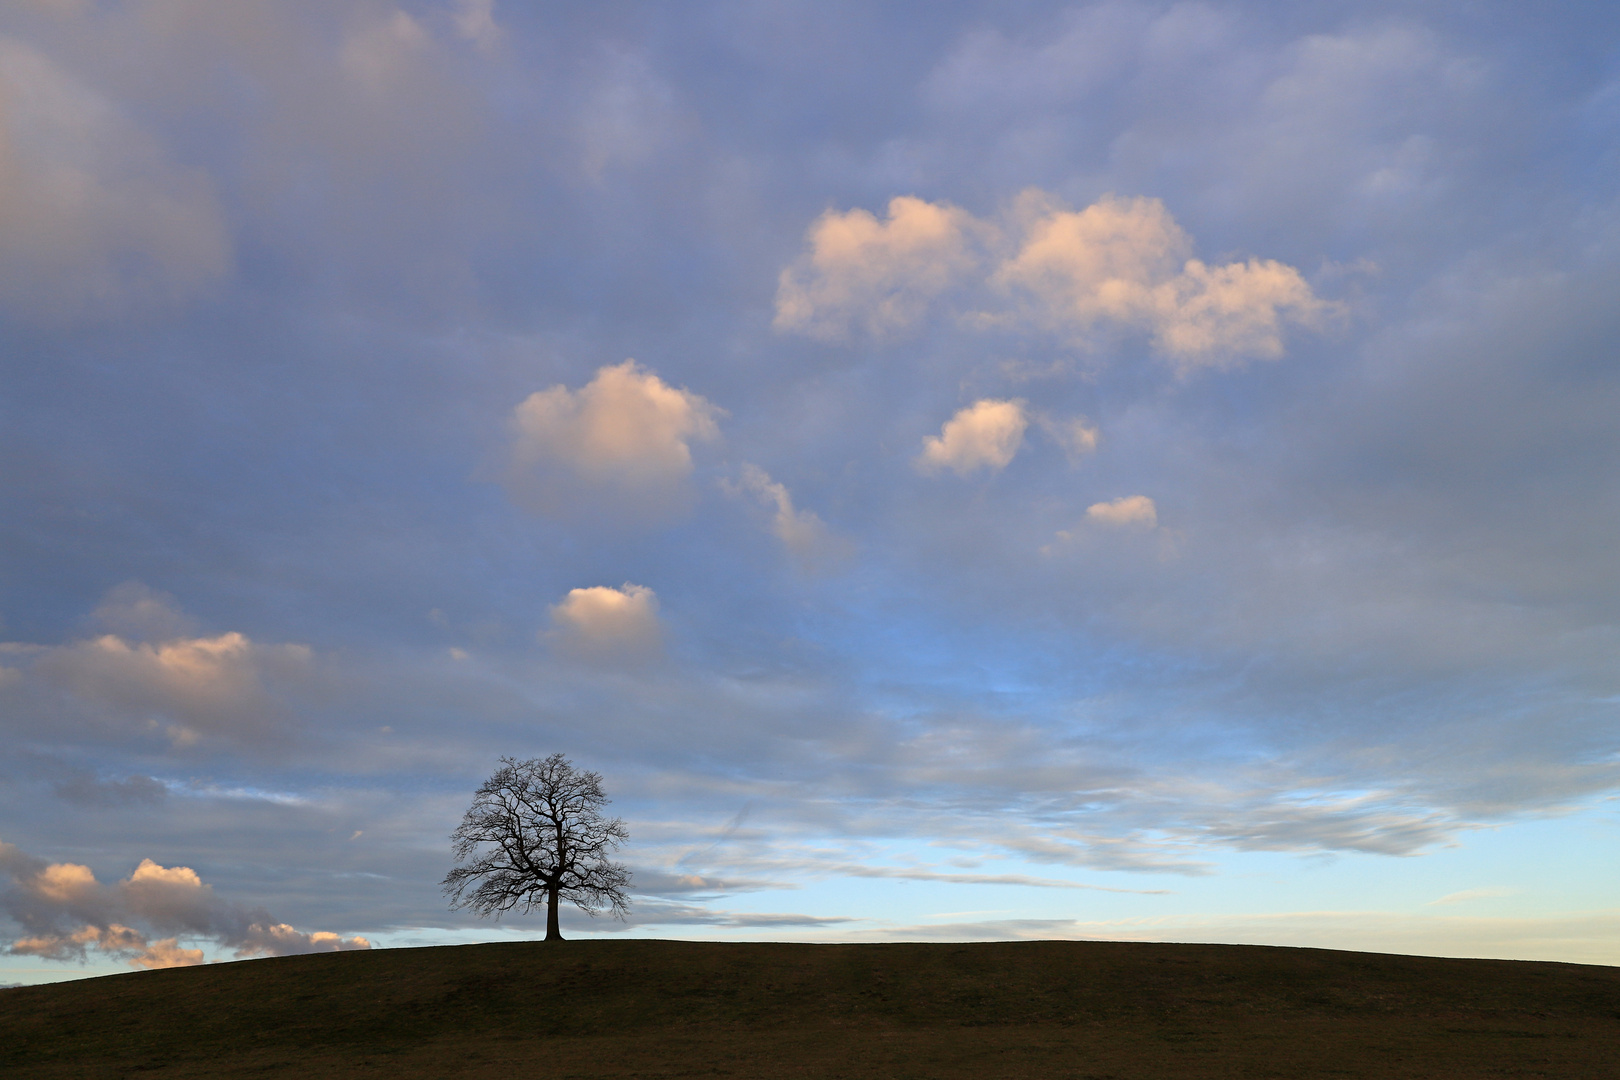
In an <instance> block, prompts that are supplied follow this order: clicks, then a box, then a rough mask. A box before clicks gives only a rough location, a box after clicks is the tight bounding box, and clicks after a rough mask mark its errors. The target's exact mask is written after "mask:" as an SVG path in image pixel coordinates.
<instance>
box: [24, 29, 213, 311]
mask: <svg viewBox="0 0 1620 1080" xmlns="http://www.w3.org/2000/svg"><path fill="white" fill-rule="evenodd" d="M230 248H231V244H230V238H229V236H228V233H227V230H226V226H225V223H224V220H223V216H222V212H221V209H220V206H219V204H218V201H217V200H216V199H215V196H214V190H213V185H212V183H211V182H210V181H209V179H208V177H207V176H205V175H204V174H202V173H201V172H198V171H195V170H190V169H185V168H182V167H180V166H178V165H176V164H175V163H174V162H172V161H170V160H169V159H168V158H167V156H166V155H165V154H164V152H163V150H162V149H161V148H160V147H159V146H158V144H157V142H156V141H155V140H153V139H152V138H151V137H150V136H149V135H148V134H146V133H145V132H144V131H142V130H141V129H140V128H139V127H137V126H136V124H135V123H134V122H133V121H132V120H131V119H130V118H129V117H127V116H125V115H124V114H123V113H121V112H120V111H119V109H118V108H117V107H116V106H115V105H114V104H113V103H112V102H111V101H108V100H107V99H105V98H103V97H102V96H100V95H99V94H97V93H96V92H95V91H94V90H92V89H91V88H90V87H88V86H86V85H85V84H84V83H82V82H80V81H79V80H78V79H76V78H75V77H74V76H73V75H71V74H70V73H69V72H67V71H65V70H64V69H63V68H61V67H59V66H58V65H57V64H56V63H55V62H54V61H52V60H51V59H50V58H49V57H47V56H45V55H44V54H43V53H41V52H39V51H37V50H35V49H34V48H32V47H30V46H29V45H27V44H24V43H23V42H20V41H17V40H15V39H12V38H0V304H3V305H4V306H5V307H6V308H8V309H10V310H11V312H12V313H13V314H16V315H21V316H24V317H28V318H47V319H61V318H68V317H73V316H76V315H80V314H83V313H91V314H95V313H103V314H106V313H114V312H122V311H126V310H129V309H141V308H147V307H153V306H169V305H171V304H173V303H175V302H178V301H179V300H182V299H184V298H185V297H188V296H190V295H192V294H194V293H195V292H197V291H198V290H199V289H201V288H203V287H204V286H205V285H207V284H208V283H209V282H211V281H212V280H214V279H216V278H219V277H221V276H222V275H224V274H225V273H226V272H227V271H228V270H229V268H230V263H231V252H230Z"/></svg>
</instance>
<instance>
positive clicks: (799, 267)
mask: <svg viewBox="0 0 1620 1080" xmlns="http://www.w3.org/2000/svg"><path fill="white" fill-rule="evenodd" d="M982 228H983V226H982V225H980V224H979V223H978V222H976V221H974V219H973V217H972V216H971V215H970V214H968V213H967V212H966V211H963V210H959V209H958V208H956V207H954V206H951V205H949V204H946V203H931V202H926V201H924V200H922V199H919V198H916V197H915V196H910V195H902V196H900V197H898V198H895V199H891V200H889V218H888V220H887V221H882V222H880V221H878V220H877V218H875V217H874V216H872V214H870V213H868V212H867V211H865V210H861V209H858V208H857V209H854V210H850V211H848V212H846V213H842V214H840V213H838V212H837V211H835V210H829V211H827V212H826V213H825V214H823V215H822V216H821V217H820V218H818V219H817V220H816V222H815V224H813V225H811V226H810V229H809V231H808V232H807V233H806V240H807V241H808V242H809V247H810V250H809V251H808V252H807V253H806V254H805V255H804V256H803V257H802V258H800V259H799V261H798V262H797V263H795V264H794V265H793V266H790V267H788V268H786V269H784V270H783V271H782V274H781V278H780V281H779V283H778V287H777V291H776V322H775V326H776V328H777V329H778V330H792V331H797V332H799V333H804V334H808V335H810V336H811V337H814V338H820V339H822V340H826V341H835V340H839V339H842V338H845V337H847V336H848V335H849V334H850V332H851V331H852V330H854V329H860V330H864V331H866V332H867V333H869V334H872V335H874V336H879V337H881V336H884V335H887V334H893V333H897V332H899V331H903V330H905V329H907V328H908V327H910V326H911V325H912V324H913V323H914V322H916V321H917V320H918V319H919V318H921V317H922V315H923V313H924V312H925V311H926V310H927V308H928V305H929V303H930V302H931V301H932V300H933V299H934V298H935V297H937V296H938V295H939V294H940V293H942V292H944V291H946V290H947V289H949V288H950V287H951V285H952V284H954V283H955V282H956V281H957V279H958V278H960V277H962V276H963V275H965V274H966V273H968V272H969V271H970V270H972V269H973V267H974V266H975V265H976V264H977V262H978V256H977V255H975V253H974V251H973V249H972V246H971V243H970V241H971V235H970V234H972V233H973V232H975V231H979V230H981V229H982Z"/></svg>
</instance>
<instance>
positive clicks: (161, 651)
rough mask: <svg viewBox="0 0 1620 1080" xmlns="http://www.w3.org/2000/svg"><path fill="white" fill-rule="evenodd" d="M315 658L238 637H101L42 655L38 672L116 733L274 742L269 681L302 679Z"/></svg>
mask: <svg viewBox="0 0 1620 1080" xmlns="http://www.w3.org/2000/svg"><path fill="white" fill-rule="evenodd" d="M310 659H311V652H310V650H309V648H308V646H304V645H261V644H258V643H255V642H254V641H252V640H251V639H249V638H248V637H247V636H246V635H244V634H240V633H236V632H234V631H233V632H230V633H224V634H220V635H218V636H217V637H199V638H179V639H176V640H174V641H166V642H161V643H157V644H153V643H149V642H131V641H127V640H125V639H124V638H121V637H119V636H118V635H116V634H104V635H102V636H101V637H98V638H94V639H92V640H89V641H80V642H75V643H73V644H71V645H63V646H57V647H53V648H48V649H45V650H43V651H42V652H41V653H40V654H39V657H38V659H37V660H35V662H34V665H33V673H34V674H35V675H37V676H39V677H40V678H41V679H44V680H46V681H47V682H49V683H51V684H53V685H55V686H58V687H60V688H62V689H65V690H67V691H69V692H70V693H71V694H72V695H74V696H75V697H77V698H79V699H80V700H82V701H84V702H86V703H90V704H92V705H95V706H99V707H100V709H101V710H103V711H105V712H106V713H107V714H109V715H110V716H111V717H112V723H113V726H115V727H132V728H136V729H137V730H140V729H148V730H151V729H160V730H162V731H163V733H164V734H165V735H167V736H168V738H169V739H170V740H171V741H172V742H173V743H174V744H175V745H176V746H190V745H193V744H195V743H196V742H198V741H199V740H200V739H202V738H203V737H205V736H220V737H225V738H230V739H233V740H238V741H240V740H247V741H259V740H262V739H265V738H271V737H274V736H276V735H277V733H278V730H279V728H280V726H281V725H280V709H279V707H278V705H277V703H276V701H275V700H274V698H273V697H272V696H271V695H270V694H269V693H268V691H267V690H266V688H265V685H264V676H265V674H266V672H267V671H269V672H275V673H280V674H294V673H298V672H301V671H302V670H303V669H306V668H307V667H308V665H309V662H310Z"/></svg>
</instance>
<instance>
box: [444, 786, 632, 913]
mask: <svg viewBox="0 0 1620 1080" xmlns="http://www.w3.org/2000/svg"><path fill="white" fill-rule="evenodd" d="M607 801H608V798H607V796H606V795H604V794H603V793H602V778H601V777H600V776H598V775H597V774H596V773H593V772H576V771H575V770H574V765H573V762H571V761H569V760H568V759H567V758H565V757H563V756H562V755H561V754H552V755H551V756H550V757H548V758H545V759H544V760H542V759H540V758H530V759H529V760H528V761H517V760H515V759H513V758H509V757H503V758H501V767H500V768H499V769H496V770H495V774H494V775H493V776H491V777H490V778H489V779H488V780H486V781H484V786H483V787H481V788H479V789H478V793H477V794H476V795H474V796H473V802H472V806H471V807H469V808H468V810H467V816H466V817H464V818H462V820H461V826H460V827H459V828H458V829H456V831H455V832H453V833H451V834H450V839H451V841H452V842H453V845H454V846H453V847H452V848H451V851H452V853H453V854H454V855H455V860H456V862H457V863H460V864H463V865H459V866H456V867H455V868H454V869H452V870H451V871H450V872H449V873H448V874H446V875H445V877H444V891H445V892H447V893H449V894H450V897H451V899H450V906H451V907H452V908H471V909H472V910H474V911H476V912H478V914H480V915H494V916H495V917H496V918H497V919H498V918H500V917H501V916H502V915H503V914H505V913H506V912H508V911H511V910H512V909H513V908H517V909H519V910H521V911H531V910H533V909H534V908H535V907H538V906H539V905H540V904H541V903H542V902H544V903H545V905H546V940H547V941H561V940H562V933H561V931H559V930H558V929H557V901H558V900H559V899H562V900H568V901H570V902H572V903H573V904H574V906H575V907H578V908H579V909H580V910H581V911H584V912H585V913H586V914H587V915H591V916H595V915H596V914H597V913H598V912H601V911H609V910H611V911H612V912H613V915H614V917H615V918H619V919H622V918H624V917H625V915H626V914H628V912H629V910H630V906H629V903H628V901H627V900H626V898H625V894H624V890H625V888H626V886H628V885H629V884H630V871H629V870H627V869H625V867H624V866H623V865H621V864H619V863H616V862H612V861H610V860H609V859H608V853H609V852H611V851H612V850H614V849H615V848H617V847H618V846H619V845H620V844H622V843H623V842H624V841H625V840H626V839H628V838H629V836H630V834H629V832H627V831H626V830H625V827H624V822H623V821H621V820H619V819H618V818H611V819H609V818H604V817H603V816H602V814H601V807H602V806H603V805H604V804H605V803H606V802H607ZM475 883H476V884H475Z"/></svg>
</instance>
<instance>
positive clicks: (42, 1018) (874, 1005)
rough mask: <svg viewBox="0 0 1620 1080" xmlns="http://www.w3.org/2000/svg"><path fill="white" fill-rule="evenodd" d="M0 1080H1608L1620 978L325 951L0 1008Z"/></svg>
mask: <svg viewBox="0 0 1620 1080" xmlns="http://www.w3.org/2000/svg"><path fill="white" fill-rule="evenodd" d="M0 1076H4V1077H5V1078H6V1080H24V1078H30V1077H62V1078H67V1077H74V1078H77V1077H124V1076H128V1077H134V1076H141V1077H158V1078H164V1077H202V1076H209V1077H217V1076H242V1077H293V1076H297V1077H348V1076H377V1077H502V1078H508V1077H510V1078H514V1080H519V1078H527V1077H545V1078H548V1080H549V1078H559V1077H586V1076H589V1077H597V1076H603V1077H632V1076H639V1077H728V1076H730V1077H778V1076H781V1077H850V1078H862V1080H865V1078H883V1077H917V1078H953V1077H971V1078H973V1080H993V1078H1001V1077H1008V1078H1011V1077H1018V1078H1045V1077H1053V1078H1059V1077H1061V1078H1076V1080H1078V1078H1102V1077H1117V1078H1120V1080H1125V1078H1139V1077H1175V1078H1178V1080H1183V1078H1185V1080H1203V1078H1206V1077H1207V1078H1214V1077H1221V1078H1226V1077H1233V1078H1237V1077H1303V1078H1317V1077H1446V1078H1467V1077H1530V1076H1536V1077H1542V1076H1545V1077H1563V1078H1584V1077H1617V1078H1620V969H1617V968H1609V967H1585V966H1579V965H1572V964H1541V963H1523V962H1513V961H1495V960H1436V959H1428V958H1422V957H1411V956H1383V955H1376V954H1368V953H1345V952H1326V951H1320V950H1314V949H1273V948H1257V947H1250V946H1238V945H1147V944H1120V943H1106V942H1068V941H1047V942H1020V943H1005V944H1003V943H996V944H973V945H938V944H896V945H781V944H713V943H686V942H673V941H570V942H564V943H561V944H553V945H545V944H540V943H534V944H515V945H514V944H502V945H470V946H463V947H459V948H437V949H399V950H392V951H377V952H369V953H368V952H357V953H338V954H324V955H319V956H295V957H286V958H283V959H276V960H252V961H247V962H244V963H235V964H223V965H218V966H210V967H199V968H184V969H176V970H169V971H154V972H136V973H131V974H128V975H114V976H110V977H107V978H100V979H89V980H84V981H81V982H73V983H59V984H56V985H51V986H38V987H23V988H18V989H12V990H3V991H0Z"/></svg>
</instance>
